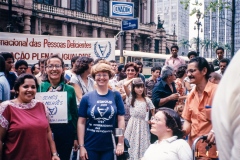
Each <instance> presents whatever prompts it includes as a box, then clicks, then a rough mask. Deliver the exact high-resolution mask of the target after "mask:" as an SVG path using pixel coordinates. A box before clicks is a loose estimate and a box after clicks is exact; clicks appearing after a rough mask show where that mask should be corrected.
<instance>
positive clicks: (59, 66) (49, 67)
mask: <svg viewBox="0 0 240 160" xmlns="http://www.w3.org/2000/svg"><path fill="white" fill-rule="evenodd" d="M54 67H55V68H56V69H60V68H62V65H60V64H55V65H49V66H47V68H48V69H53V68H54Z"/></svg>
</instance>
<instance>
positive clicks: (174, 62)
mask: <svg viewBox="0 0 240 160" xmlns="http://www.w3.org/2000/svg"><path fill="white" fill-rule="evenodd" d="M185 63H186V62H185V60H184V59H183V58H182V57H180V56H177V58H173V57H172V56H171V57H169V58H168V59H166V61H165V65H168V66H171V67H172V68H173V69H174V70H175V71H176V70H177V69H178V67H180V66H181V65H183V64H185Z"/></svg>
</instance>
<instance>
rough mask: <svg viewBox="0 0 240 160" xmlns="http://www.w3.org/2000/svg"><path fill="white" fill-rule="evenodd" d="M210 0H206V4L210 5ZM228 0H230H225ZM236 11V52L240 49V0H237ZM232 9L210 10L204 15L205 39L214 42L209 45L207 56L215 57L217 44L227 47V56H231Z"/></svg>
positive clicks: (224, 0)
mask: <svg viewBox="0 0 240 160" xmlns="http://www.w3.org/2000/svg"><path fill="white" fill-rule="evenodd" d="M210 2H211V1H210V0H205V2H204V3H205V5H204V6H205V10H206V6H209V3H210ZM223 2H228V3H229V4H231V1H229V0H223ZM235 3H236V5H235V6H236V13H235V23H236V24H235V36H234V37H235V48H234V52H235V53H236V52H237V51H238V50H239V49H240V23H239V22H240V16H239V15H240V0H236V1H235ZM231 18H232V11H231V9H230V8H229V9H222V10H217V11H216V12H210V11H209V12H208V13H207V14H206V16H205V17H204V39H205V40H209V41H211V42H212V43H213V45H211V46H210V47H209V50H208V51H205V52H204V54H205V57H209V58H215V57H216V53H215V49H216V47H217V46H221V47H223V48H224V49H225V57H228V58H230V57H231V48H230V47H231Z"/></svg>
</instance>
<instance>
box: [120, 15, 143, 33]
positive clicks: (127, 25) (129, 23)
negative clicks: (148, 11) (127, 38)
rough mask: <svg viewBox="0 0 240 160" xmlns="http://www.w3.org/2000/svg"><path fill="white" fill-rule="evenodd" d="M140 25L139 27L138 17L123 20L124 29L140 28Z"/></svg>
mask: <svg viewBox="0 0 240 160" xmlns="http://www.w3.org/2000/svg"><path fill="white" fill-rule="evenodd" d="M138 27H139V21H138V18H134V19H126V20H122V30H123V31H128V30H134V29H138Z"/></svg>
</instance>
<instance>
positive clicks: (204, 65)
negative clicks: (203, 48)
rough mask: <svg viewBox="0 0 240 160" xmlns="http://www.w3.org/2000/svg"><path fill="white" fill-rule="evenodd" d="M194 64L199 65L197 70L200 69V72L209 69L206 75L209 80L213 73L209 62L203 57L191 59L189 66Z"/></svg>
mask: <svg viewBox="0 0 240 160" xmlns="http://www.w3.org/2000/svg"><path fill="white" fill-rule="evenodd" d="M194 62H196V63H197V68H198V70H199V71H202V70H203V69H204V68H206V69H207V73H206V75H205V78H206V80H208V78H209V75H210V73H211V68H210V66H209V64H208V62H207V60H206V59H205V58H203V57H195V58H193V59H191V60H190V61H189V63H188V64H190V63H194Z"/></svg>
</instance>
